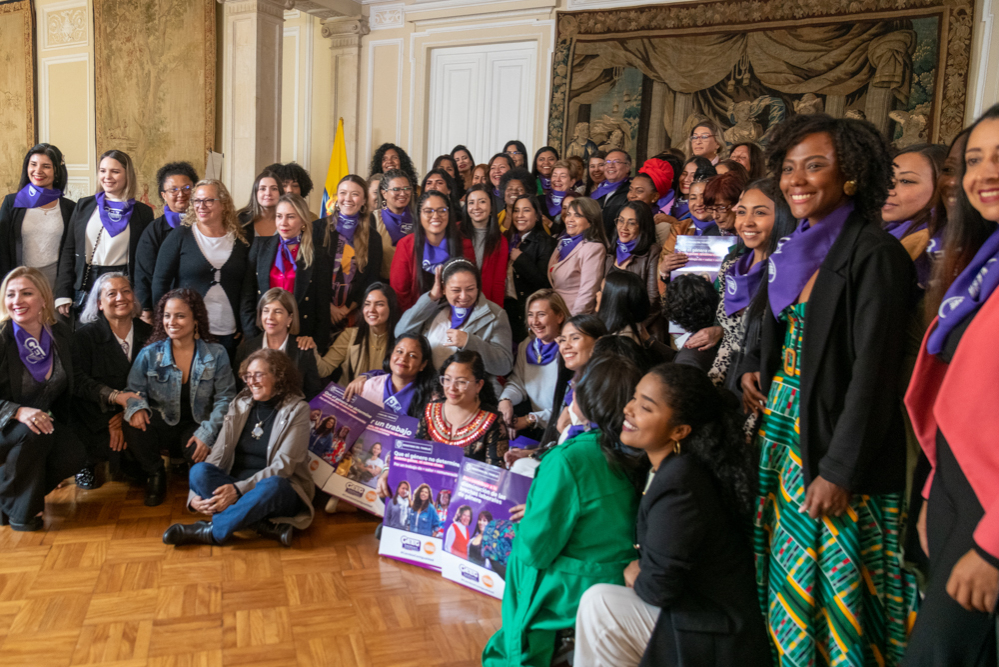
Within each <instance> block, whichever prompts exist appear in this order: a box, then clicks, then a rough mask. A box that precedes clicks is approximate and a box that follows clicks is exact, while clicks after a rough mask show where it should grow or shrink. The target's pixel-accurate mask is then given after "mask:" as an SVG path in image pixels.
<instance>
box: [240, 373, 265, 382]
mask: <svg viewBox="0 0 999 667" xmlns="http://www.w3.org/2000/svg"><path fill="white" fill-rule="evenodd" d="M268 375H270V373H243V374H242V375H240V376H239V379H241V380H242V381H243V382H245V383H246V384H250V382H260V381H261V380H263V379H264V378H265V377H267V376H268Z"/></svg>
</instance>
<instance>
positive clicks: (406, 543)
mask: <svg viewBox="0 0 999 667" xmlns="http://www.w3.org/2000/svg"><path fill="white" fill-rule="evenodd" d="M399 543H400V544H401V545H402V548H403V549H405V550H406V551H419V550H420V546H421V545H422V544H423V542H422V541H420V540H418V539H416V538H415V537H406V536H405V535H402V536H400V537H399Z"/></svg>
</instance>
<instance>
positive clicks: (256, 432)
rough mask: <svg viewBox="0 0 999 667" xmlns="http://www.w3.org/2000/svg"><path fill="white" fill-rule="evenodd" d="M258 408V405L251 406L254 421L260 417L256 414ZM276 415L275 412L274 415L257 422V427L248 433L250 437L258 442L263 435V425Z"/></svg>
mask: <svg viewBox="0 0 999 667" xmlns="http://www.w3.org/2000/svg"><path fill="white" fill-rule="evenodd" d="M259 407H260V405H259V404H258V405H255V406H253V418H254V419H256V418H257V417H259V416H260V414H259V413H258V412H257V409H258V408H259ZM276 414H277V411H275V412H274V414H272V415H270V417H264V418H263V419H261V420H260V421H258V422H257V425H256V426H254V427H253V430H252V431H250V436H251V437H252V438H253V439H254V440H260V438H261V437H263V435H264V424H265V423H266V422H267V420H268V419H270V418H271V417H273V416H274V415H276Z"/></svg>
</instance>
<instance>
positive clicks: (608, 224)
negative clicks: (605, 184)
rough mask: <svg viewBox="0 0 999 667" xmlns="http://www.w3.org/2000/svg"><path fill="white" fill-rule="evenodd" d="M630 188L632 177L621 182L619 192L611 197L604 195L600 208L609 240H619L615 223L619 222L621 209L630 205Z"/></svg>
mask: <svg viewBox="0 0 999 667" xmlns="http://www.w3.org/2000/svg"><path fill="white" fill-rule="evenodd" d="M630 188H631V177H630V176H629V177H628V178H626V179H624V180H623V181H621V185H619V186H617V190H615V191H614V192H612V193H610V194H609V195H604V197H603V201H601V202H600V208H601V209H603V210H602V212H601V214H602V215H603V218H604V232H605V233H606V234H607V238H608V239H616V238H617V224H616V223H615V222H614V221H615V220H617V216H619V215H621V209H622V208H624V205H625V204H627V203H628V190H629V189H630Z"/></svg>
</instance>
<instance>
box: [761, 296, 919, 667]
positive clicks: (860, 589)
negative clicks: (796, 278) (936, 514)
mask: <svg viewBox="0 0 999 667" xmlns="http://www.w3.org/2000/svg"><path fill="white" fill-rule="evenodd" d="M805 305H806V304H797V305H794V306H790V307H788V308H787V309H785V310H784V312H783V313H781V320H784V321H786V322H787V323H788V327H787V336H786V338H785V341H784V354H783V359H784V362H783V366H782V368H781V369H780V370H779V371H778V373H777V374H776V375H775V376H774V379H773V384H772V385H771V387H770V394H769V396H768V397H767V406H766V409H765V410H764V416H763V423H762V426H761V427H760V431H759V437H760V448H761V457H760V497H759V499H758V504H757V514H756V525H755V531H754V533H755V534H754V551H755V552H756V581H757V587H758V590H759V594H760V604H761V606H762V608H763V610H764V614H765V616H766V618H767V630H768V632H769V635H770V639H771V642H772V643H773V648H774V655H775V659H776V661H777V663H778V664H780V665H782V666H787V667H806V666H812V665H836V666H840V665H842V666H855V667H860V666H867V665H878V666H884V665H897V664H898V663H899V662H900V661H901V659H902V654H903V653H904V651H905V646H906V640H907V637H908V632H909V630H911V628H912V624H913V622H914V621H915V615H916V608H917V605H918V591H917V588H916V579H915V577H914V576H913V575H912V574H911V573H909V572H906V571H904V570H903V569H902V562H901V554H900V552H899V529H900V527H901V526H902V525H903V524H904V515H903V499H902V494H901V493H891V494H882V495H877V496H865V495H854V496H853V498H852V500H851V502H850V507H849V509H848V510H847V512H846V513H845V514H844V515H843V516H841V517H833V516H827V517H823V518H821V519H817V520H816V519H812V518H811V517H809V516H808V514H807V513H803V512H802V506H803V505H804V502H805V491H806V487H805V481H804V472H803V470H802V464H801V461H802V459H801V442H800V437H801V433H800V428H799V420H798V416H799V397H800V391H799V389H800V380H801V365H800V359H801V343H802V340H803V334H804V319H805Z"/></svg>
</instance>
